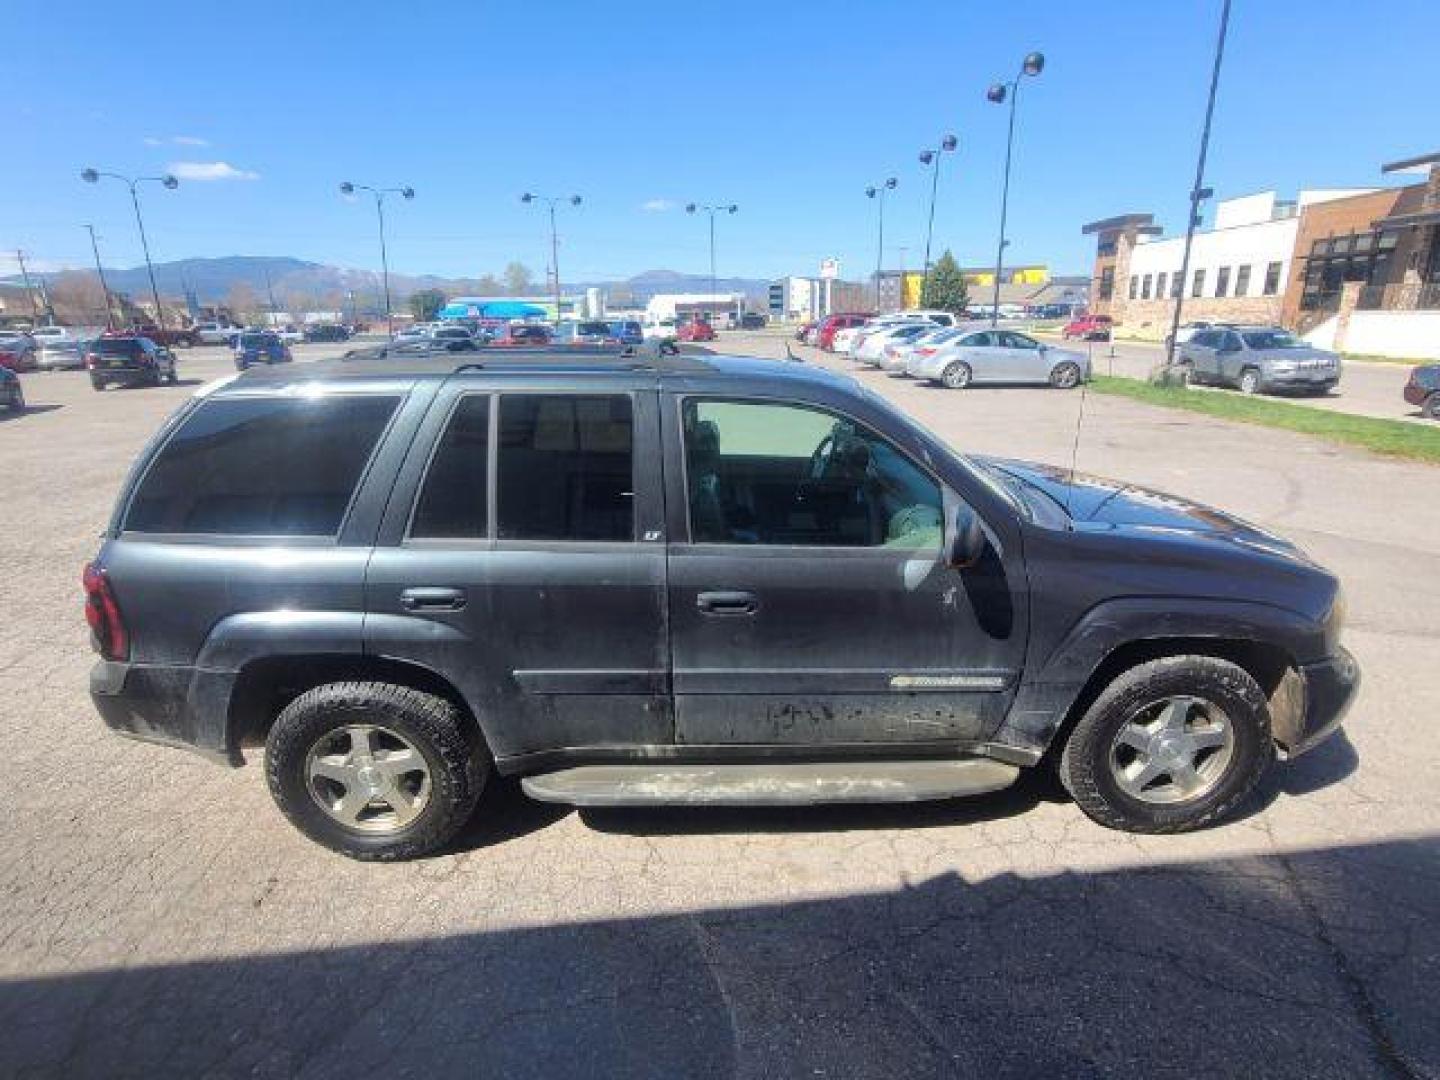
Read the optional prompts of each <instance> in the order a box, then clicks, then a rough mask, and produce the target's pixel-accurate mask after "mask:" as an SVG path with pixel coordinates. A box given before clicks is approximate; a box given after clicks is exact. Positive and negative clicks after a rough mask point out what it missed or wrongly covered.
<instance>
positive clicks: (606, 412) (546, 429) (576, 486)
mask: <svg viewBox="0 0 1440 1080" xmlns="http://www.w3.org/2000/svg"><path fill="white" fill-rule="evenodd" d="M633 448H634V420H633V416H632V408H631V402H630V398H629V396H628V395H624V394H607V395H593V396H590V395H570V394H566V395H550V394H507V395H505V396H503V397H501V399H500V446H499V450H498V461H497V462H496V482H497V485H498V489H499V490H498V491H497V493H496V499H497V504H498V505H497V516H498V521H497V522H496V524H497V531H498V534H499V535H500V536H501V537H503V538H506V539H514V540H634V539H635V511H634V502H635V498H634V490H635V489H634V481H633V472H634V460H633V458H634V454H633Z"/></svg>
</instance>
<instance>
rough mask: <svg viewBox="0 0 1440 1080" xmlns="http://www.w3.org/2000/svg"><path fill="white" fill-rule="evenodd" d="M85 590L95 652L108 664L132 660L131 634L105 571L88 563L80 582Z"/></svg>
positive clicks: (87, 619) (86, 609)
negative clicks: (130, 657)
mask: <svg viewBox="0 0 1440 1080" xmlns="http://www.w3.org/2000/svg"><path fill="white" fill-rule="evenodd" d="M80 582H81V584H82V585H83V586H84V587H85V621H86V622H87V623H89V624H90V632H91V634H93V635H94V643H95V648H96V650H97V651H98V652H99V653H100V655H101V656H103V657H104V658H105V659H106V660H125V659H127V658H128V657H129V656H130V631H128V630H126V629H125V620H124V619H122V618H121V617H120V605H118V604H117V603H115V593H114V591H113V590H111V588H110V579H109V578H108V577H106V576H105V571H104V570H102V569H100V568H99V567H98V566H96V565H95V564H94V563H87V564H86V566H85V573H84V574H83V575H82V576H81V578H80Z"/></svg>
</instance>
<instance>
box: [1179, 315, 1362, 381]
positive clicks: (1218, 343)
mask: <svg viewBox="0 0 1440 1080" xmlns="http://www.w3.org/2000/svg"><path fill="white" fill-rule="evenodd" d="M1180 364H1181V366H1182V368H1184V369H1185V371H1186V372H1187V374H1188V375H1189V377H1190V381H1191V382H1193V383H1197V384H1202V385H1215V386H1234V387H1238V388H1239V390H1240V391H1241V393H1245V394H1257V393H1261V394H1264V393H1273V392H1274V391H1277V390H1296V391H1300V392H1302V393H1308V394H1325V393H1328V392H1329V391H1330V390H1331V389H1332V388H1333V387H1334V386H1335V384H1336V383H1338V382H1339V381H1340V357H1339V356H1338V355H1336V354H1335V353H1333V352H1328V351H1326V350H1325V349H1317V348H1315V347H1314V346H1313V345H1310V344H1309V343H1308V342H1305V341H1303V340H1301V339H1300V338H1298V337H1296V336H1295V335H1294V334H1292V333H1290V331H1289V330H1283V329H1281V328H1280V327H1278V326H1232V327H1211V328H1210V329H1208V330H1201V331H1200V332H1199V333H1197V334H1196V335H1195V336H1194V337H1193V338H1191V339H1190V340H1189V341H1187V342H1186V343H1185V344H1184V345H1182V346H1181V347H1180Z"/></svg>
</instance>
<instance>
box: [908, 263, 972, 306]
mask: <svg viewBox="0 0 1440 1080" xmlns="http://www.w3.org/2000/svg"><path fill="white" fill-rule="evenodd" d="M969 303H970V290H969V289H968V288H967V287H966V285H965V275H964V274H962V273H960V264H959V263H957V262H956V261H955V256H954V255H951V254H950V250H949V249H948V248H947V249H946V250H945V252H944V254H942V255H941V256H940V258H938V259H936V260H935V262H934V264H933V265H932V266H931V267H930V277H929V280H927V281H926V283H925V288H924V290H923V291H922V294H921V297H920V306H921V307H924V308H929V309H932V310H935V311H948V312H950V313H951V314H952V315H963V314H965V308H966V306H967V305H968V304H969Z"/></svg>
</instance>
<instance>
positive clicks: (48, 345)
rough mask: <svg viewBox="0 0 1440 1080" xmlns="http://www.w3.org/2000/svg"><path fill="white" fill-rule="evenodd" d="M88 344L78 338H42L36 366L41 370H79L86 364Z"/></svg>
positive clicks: (36, 352) (37, 351)
mask: <svg viewBox="0 0 1440 1080" xmlns="http://www.w3.org/2000/svg"><path fill="white" fill-rule="evenodd" d="M86 344H87V343H86V342H84V341H81V340H79V339H78V338H57V339H55V340H52V341H46V340H44V339H41V341H40V348H39V349H37V350H36V351H35V366H36V367H37V368H39V369H40V370H41V371H78V370H79V369H80V368H83V367H84V366H85V346H86Z"/></svg>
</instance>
